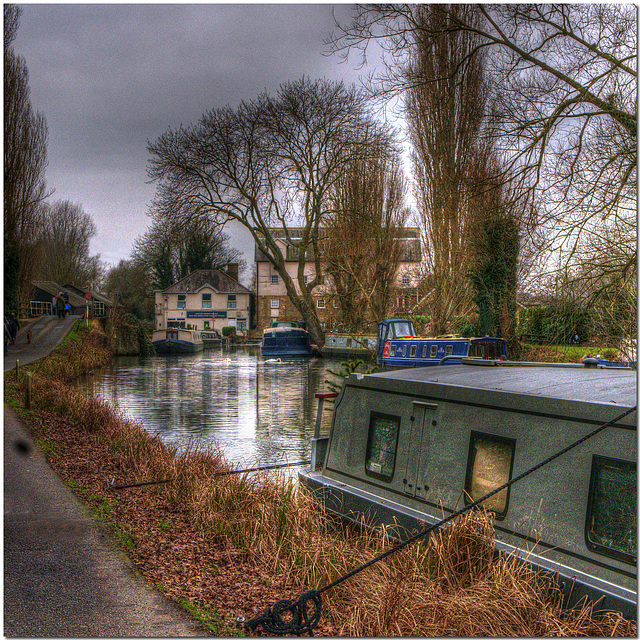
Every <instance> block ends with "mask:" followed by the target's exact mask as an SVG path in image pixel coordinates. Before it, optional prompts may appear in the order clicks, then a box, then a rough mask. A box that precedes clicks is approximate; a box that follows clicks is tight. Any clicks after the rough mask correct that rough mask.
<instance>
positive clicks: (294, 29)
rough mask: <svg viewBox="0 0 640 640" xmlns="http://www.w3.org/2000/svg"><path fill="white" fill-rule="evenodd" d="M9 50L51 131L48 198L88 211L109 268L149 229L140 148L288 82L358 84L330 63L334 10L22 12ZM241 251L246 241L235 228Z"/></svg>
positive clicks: (85, 7)
mask: <svg viewBox="0 0 640 640" xmlns="http://www.w3.org/2000/svg"><path fill="white" fill-rule="evenodd" d="M17 4H19V6H21V7H22V8H23V13H22V17H21V21H20V27H19V29H18V35H17V37H16V39H15V41H14V43H13V47H14V49H15V51H16V53H17V54H19V55H22V56H23V57H24V58H25V60H26V63H27V67H28V69H29V86H30V88H31V102H32V105H33V107H34V109H36V110H38V111H41V112H42V113H43V114H44V116H45V118H46V121H47V125H48V128H49V144H48V158H49V165H48V168H47V173H46V178H47V185H48V187H49V188H50V189H54V190H55V193H54V194H53V196H52V197H51V199H50V200H51V201H55V200H58V199H60V200H71V201H72V202H75V203H79V204H81V205H82V206H83V208H84V211H85V212H86V213H88V214H89V215H91V217H92V218H93V219H94V221H95V223H96V225H97V227H98V235H97V236H96V237H95V238H94V239H93V241H92V244H91V252H92V254H96V253H99V254H100V255H101V258H102V259H103V260H104V261H105V262H107V263H110V264H117V262H118V261H119V260H120V259H122V258H128V257H129V256H130V253H131V249H132V243H133V240H134V239H135V238H136V237H137V236H139V235H141V234H142V233H143V232H144V231H145V230H146V228H147V227H148V226H149V223H150V218H149V217H148V216H147V211H148V206H149V203H150V202H151V199H152V198H153V194H154V190H155V187H154V186H153V185H150V184H147V174H146V167H147V162H148V160H149V154H148V152H147V148H146V147H147V141H154V140H155V139H156V138H157V137H158V136H159V135H161V134H162V133H164V132H165V131H166V130H167V129H168V128H169V127H177V126H179V125H180V124H181V123H182V124H189V123H192V122H195V121H196V120H198V119H199V118H200V116H201V115H202V114H203V113H204V112H205V111H207V110H209V109H212V108H216V107H223V106H226V105H228V104H230V105H232V106H233V105H235V104H237V103H238V102H239V101H240V100H243V99H249V100H250V99H253V98H255V97H257V96H258V94H259V93H261V92H263V91H265V90H266V91H268V92H269V93H276V91H277V89H278V87H279V85H280V84H282V83H283V82H286V81H287V80H295V79H298V78H301V77H302V76H303V75H307V76H309V77H310V78H312V79H314V78H320V77H325V78H330V79H343V80H345V81H346V82H348V83H351V82H357V81H358V79H359V76H360V74H362V71H361V70H358V69H357V61H356V60H354V61H353V62H352V63H350V64H342V63H340V62H339V60H338V58H337V57H336V56H330V57H327V56H326V55H323V54H325V53H326V47H325V46H324V44H323V42H324V40H325V38H326V37H327V36H328V35H329V34H330V32H331V31H332V29H333V27H334V18H333V11H334V10H335V12H336V15H337V16H342V17H344V16H347V15H348V14H349V11H350V5H345V4H343V5H330V4H299V5H294V4H279V5H278V4H252V5H247V4H204V5H203V4H200V5H189V4H132V5H126V4H102V5H98V4H64V5H62V4H22V3H17ZM230 231H231V233H230V235H231V244H232V246H235V247H237V248H240V249H241V250H244V251H246V250H247V249H248V248H249V247H250V241H249V238H248V234H247V232H244V233H243V232H242V230H239V229H233V230H230Z"/></svg>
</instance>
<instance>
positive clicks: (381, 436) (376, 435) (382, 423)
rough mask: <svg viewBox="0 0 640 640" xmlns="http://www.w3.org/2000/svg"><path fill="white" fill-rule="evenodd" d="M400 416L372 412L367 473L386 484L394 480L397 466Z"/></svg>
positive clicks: (366, 460) (366, 465)
mask: <svg viewBox="0 0 640 640" xmlns="http://www.w3.org/2000/svg"><path fill="white" fill-rule="evenodd" d="M399 432H400V416H391V415H387V414H384V413H376V412H374V411H372V412H371V418H370V419H369V438H368V440H367V455H366V459H365V465H364V466H365V472H366V474H367V475H368V476H373V477H375V478H379V479H381V480H385V481H386V482H390V481H391V479H392V478H393V472H394V469H395V466H396V452H397V447H398V433H399Z"/></svg>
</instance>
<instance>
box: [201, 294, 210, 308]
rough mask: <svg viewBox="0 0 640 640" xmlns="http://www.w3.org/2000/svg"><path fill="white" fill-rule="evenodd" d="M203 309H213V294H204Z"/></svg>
mask: <svg viewBox="0 0 640 640" xmlns="http://www.w3.org/2000/svg"><path fill="white" fill-rule="evenodd" d="M202 308H203V309H211V294H210V293H203V294H202Z"/></svg>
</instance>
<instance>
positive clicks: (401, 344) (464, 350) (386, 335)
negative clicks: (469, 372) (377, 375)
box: [377, 318, 507, 369]
mask: <svg viewBox="0 0 640 640" xmlns="http://www.w3.org/2000/svg"><path fill="white" fill-rule="evenodd" d="M462 358H480V359H482V360H506V359H507V343H506V341H505V340H504V338H490V337H488V336H485V337H484V338H460V337H459V336H453V335H450V336H440V337H438V338H418V337H417V336H416V330H415V327H414V325H413V322H412V321H411V320H406V319H404V318H389V319H386V320H382V321H380V322H379V323H378V355H377V364H378V366H382V367H387V368H393V369H397V368H401V367H430V366H434V365H439V364H460V362H461V361H462Z"/></svg>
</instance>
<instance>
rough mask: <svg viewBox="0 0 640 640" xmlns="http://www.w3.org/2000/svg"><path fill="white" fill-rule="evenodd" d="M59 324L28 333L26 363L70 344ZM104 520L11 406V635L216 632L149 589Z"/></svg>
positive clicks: (7, 561)
mask: <svg viewBox="0 0 640 640" xmlns="http://www.w3.org/2000/svg"><path fill="white" fill-rule="evenodd" d="M54 321H55V322H56V323H62V322H63V321H62V320H57V319H54ZM69 322H70V323H72V322H71V321H69ZM59 326H61V324H57V325H55V326H54V325H53V324H52V321H51V320H49V321H48V322H45V323H43V325H42V326H41V327H39V328H38V329H39V332H38V337H39V338H41V340H39V341H34V340H32V345H33V346H32V345H28V346H29V347H31V348H26V347H27V345H26V340H25V345H24V348H23V346H22V345H21V340H20V337H19V338H18V340H16V343H17V345H16V347H17V348H16V355H17V354H20V362H21V364H22V363H25V364H26V363H27V362H31V361H33V360H34V359H37V357H32V356H34V355H37V354H38V353H39V352H41V351H42V349H43V346H42V345H43V344H44V343H45V342H46V343H48V344H49V345H51V344H54V343H55V342H56V341H58V342H59V341H61V340H62V337H63V336H62V337H61V336H60V331H58V330H57V329H58V327H59ZM32 333H33V334H34V335H35V330H34V329H33V328H32ZM47 336H49V337H47ZM38 357H42V355H40V356H38ZM23 358H24V359H23ZM13 366H15V356H14V357H13ZM10 367H11V365H9V368H10ZM7 368H8V367H7V359H5V370H6V369H7ZM101 527H102V525H101V523H100V521H99V520H96V519H94V518H92V517H90V515H89V514H88V512H87V510H86V509H85V507H84V506H83V505H82V504H81V503H80V502H79V501H78V500H77V499H76V498H75V496H74V495H73V494H72V493H71V491H70V490H69V489H68V488H67V487H66V485H65V484H64V483H63V482H62V481H61V480H60V478H59V477H58V476H57V475H56V473H55V472H54V471H53V470H52V469H51V467H49V465H48V464H47V463H46V461H45V459H44V457H43V455H42V453H41V452H40V450H39V449H37V448H36V447H35V446H34V444H33V442H32V440H31V437H30V435H29V433H28V431H27V429H26V428H25V426H24V425H23V424H22V423H21V422H20V420H19V419H18V418H17V417H16V415H15V414H14V413H13V411H11V410H10V409H9V408H8V407H5V408H4V635H5V637H59V638H62V637H76V638H77V637H84V638H86V637H111V638H114V637H184V636H206V635H210V634H209V633H208V630H207V629H205V628H204V627H202V626H201V625H200V624H199V623H197V622H195V621H194V620H192V619H191V618H190V617H189V616H188V615H187V614H186V613H185V612H184V611H183V610H182V609H181V608H180V607H178V606H176V605H174V604H173V603H172V602H170V601H169V600H167V599H166V598H165V597H164V596H162V595H161V594H160V593H158V592H157V591H156V590H155V589H153V588H152V587H151V586H149V585H148V584H147V583H146V582H145V581H144V579H143V578H141V577H140V576H139V575H138V574H137V573H136V572H135V571H134V568H133V566H132V565H131V563H130V562H129V560H128V559H127V558H126V556H125V555H124V554H122V553H121V552H120V551H119V550H118V549H117V548H116V547H115V546H114V545H113V544H112V543H111V542H110V540H109V538H108V536H107V535H106V532H105V531H104V530H103V529H102V528H101Z"/></svg>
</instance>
